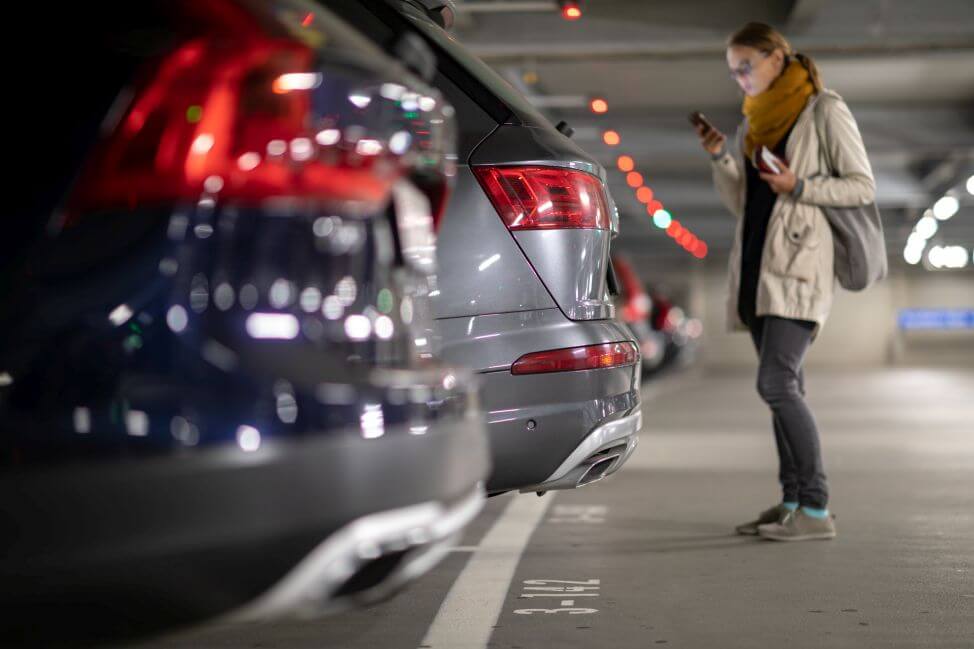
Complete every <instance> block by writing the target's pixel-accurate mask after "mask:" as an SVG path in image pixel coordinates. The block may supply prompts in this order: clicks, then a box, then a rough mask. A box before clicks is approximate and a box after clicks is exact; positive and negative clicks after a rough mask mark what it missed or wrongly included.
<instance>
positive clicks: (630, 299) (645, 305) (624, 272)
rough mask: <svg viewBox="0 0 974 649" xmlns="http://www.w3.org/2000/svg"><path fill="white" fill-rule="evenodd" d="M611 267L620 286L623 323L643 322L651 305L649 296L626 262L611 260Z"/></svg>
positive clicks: (618, 258) (614, 258) (619, 259)
mask: <svg viewBox="0 0 974 649" xmlns="http://www.w3.org/2000/svg"><path fill="white" fill-rule="evenodd" d="M612 266H613V267H614V268H615V271H616V276H617V277H618V278H619V281H620V282H621V284H622V297H623V298H624V299H625V306H624V307H623V308H622V319H623V320H624V321H625V322H639V321H642V320H645V319H646V317H647V316H648V315H649V312H650V309H651V307H652V305H653V302H652V300H651V299H650V298H649V295H647V294H646V291H645V289H643V284H642V282H641V281H640V280H639V276H638V275H637V274H636V271H635V269H634V268H633V267H632V265H630V263H629V262H628V261H626V260H625V259H623V258H621V257H613V258H612Z"/></svg>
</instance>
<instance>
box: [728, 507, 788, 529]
mask: <svg viewBox="0 0 974 649" xmlns="http://www.w3.org/2000/svg"><path fill="white" fill-rule="evenodd" d="M789 511H791V510H789V509H786V508H785V506H784V505H782V504H781V503H778V504H777V505H775V506H774V507H772V508H771V509H766V510H764V511H763V512H761V513H760V514H759V515H758V519H757V520H756V521H750V522H747V523H742V524H740V525H738V526H737V527H735V528H734V531H735V532H737V533H738V534H741V535H742V536H757V535H758V526H759V525H765V524H767V523H777V522H778V521H780V520H781V519H782V518H783V517H784V515H785V514H787V513H788V512H789Z"/></svg>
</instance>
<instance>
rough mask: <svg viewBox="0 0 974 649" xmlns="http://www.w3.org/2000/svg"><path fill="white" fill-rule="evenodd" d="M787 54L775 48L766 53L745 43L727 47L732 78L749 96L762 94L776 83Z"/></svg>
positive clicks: (728, 64) (728, 65)
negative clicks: (744, 44)
mask: <svg viewBox="0 0 974 649" xmlns="http://www.w3.org/2000/svg"><path fill="white" fill-rule="evenodd" d="M784 61H785V54H784V52H782V51H781V50H774V51H773V52H771V53H770V54H765V53H764V52H762V51H761V50H759V49H756V48H753V47H746V46H743V45H731V46H730V47H728V48H727V67H728V68H730V74H731V78H732V79H734V81H736V82H737V85H739V86H740V87H741V90H743V91H744V94H745V95H747V96H749V97H754V96H755V95H760V94H761V93H762V92H764V91H765V90H767V89H768V87H769V86H770V85H771V84H772V83H774V80H775V79H777V78H778V75H780V74H781V69H782V68H783V67H784Z"/></svg>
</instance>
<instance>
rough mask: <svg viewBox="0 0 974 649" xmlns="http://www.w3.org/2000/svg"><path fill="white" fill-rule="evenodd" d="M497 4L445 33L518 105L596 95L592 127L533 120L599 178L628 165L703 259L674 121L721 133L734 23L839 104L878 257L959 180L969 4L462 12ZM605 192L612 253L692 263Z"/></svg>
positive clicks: (705, 206)
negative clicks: (764, 40)
mask: <svg viewBox="0 0 974 649" xmlns="http://www.w3.org/2000/svg"><path fill="white" fill-rule="evenodd" d="M511 1H512V0H478V1H477V2H473V1H472V0H468V2H463V1H460V2H458V8H459V9H460V13H459V18H458V22H457V25H456V27H455V29H454V33H455V34H456V35H457V37H458V38H459V40H461V42H463V43H465V44H466V45H467V47H469V48H470V49H471V50H472V51H473V52H475V53H476V54H478V55H479V56H481V57H482V58H484V59H485V60H486V61H487V62H488V63H490V64H491V65H492V66H494V67H495V68H496V69H497V70H498V71H499V72H501V74H503V75H504V76H505V78H507V79H508V80H509V81H511V83H512V84H514V85H515V86H517V87H519V88H521V89H522V90H523V91H524V92H525V93H526V94H529V95H538V96H565V95H575V96H590V95H595V94H598V95H600V96H603V97H605V98H606V99H607V100H608V102H609V106H610V110H609V113H608V114H607V115H604V116H595V115H592V114H590V113H588V112H587V110H585V109H578V108H562V109H557V110H555V109H547V112H548V114H549V116H550V117H551V118H552V119H553V120H556V121H557V120H560V119H565V120H567V121H568V122H569V123H570V124H571V125H572V126H573V127H574V128H575V131H576V134H575V139H576V140H577V141H578V142H579V144H581V145H582V146H583V147H585V148H586V149H587V150H588V151H590V152H591V153H592V154H593V155H595V156H596V157H597V158H598V159H599V160H600V161H601V162H602V163H603V164H604V165H605V166H606V168H608V169H610V170H612V169H615V159H616V156H617V155H619V154H621V153H626V154H628V155H631V156H632V157H633V158H634V159H635V160H636V165H637V169H638V170H639V171H641V172H642V173H643V175H644V176H645V177H646V182H647V184H648V185H650V186H651V187H652V188H653V190H654V192H655V193H656V195H657V197H658V198H659V199H660V200H662V201H663V202H664V203H665V204H666V206H667V209H669V210H670V211H671V212H672V213H673V214H674V216H677V218H679V219H680V220H681V222H683V223H684V224H686V225H688V226H689V227H690V228H691V229H692V230H693V231H694V232H696V233H697V234H698V235H699V236H701V237H702V238H704V239H705V240H706V241H707V242H708V244H709V245H710V249H711V251H712V256H717V257H719V256H721V255H723V254H726V251H727V249H728V247H729V244H730V240H731V236H732V227H731V225H730V222H729V221H728V218H729V217H728V216H727V214H726V213H725V212H724V210H723V209H722V208H721V206H720V204H719V202H718V200H717V197H716V194H715V193H714V191H713V189H712V187H711V183H710V176H709V166H708V164H707V160H706V157H705V154H703V152H702V151H701V150H700V149H699V146H698V145H697V142H696V138H695V136H694V135H693V133H692V131H690V129H689V126H688V124H687V122H686V114H687V113H688V112H690V111H692V110H703V111H704V112H706V113H707V115H708V117H709V118H710V119H711V120H712V121H713V122H714V123H716V124H717V125H718V126H719V127H721V128H722V129H723V130H725V131H732V130H733V129H734V128H735V126H736V123H737V121H738V120H739V118H740V108H739V107H740V95H739V93H738V91H737V89H736V87H735V85H734V84H733V82H732V81H731V80H730V79H729V78H728V75H727V68H726V64H725V63H724V42H725V39H726V37H727V35H728V34H729V33H730V32H732V31H734V30H735V29H736V28H738V27H739V26H741V25H742V24H743V23H745V22H747V21H749V20H761V21H765V22H770V23H772V24H774V25H776V26H778V27H779V28H781V29H782V30H783V31H784V32H785V34H786V35H787V36H788V38H789V39H790V40H791V42H792V44H793V45H794V46H795V47H796V49H798V50H799V51H803V52H805V53H807V54H809V55H811V56H813V57H814V58H815V59H816V61H817V62H818V64H819V66H820V68H821V71H822V74H823V77H824V79H825V82H826V85H828V86H829V87H830V88H833V89H834V90H836V91H838V92H839V93H840V94H842V95H843V97H845V98H846V100H847V101H848V102H849V104H850V106H851V108H852V110H853V112H854V114H855V115H856V118H857V120H858V121H859V123H860V127H861V130H862V132H863V137H864V140H865V142H866V145H867V148H868V149H869V152H870V157H871V161H872V163H873V167H874V171H875V173H876V179H877V186H878V193H879V202H880V206H881V208H882V210H883V214H884V220H885V222H886V226H887V232H888V235H887V236H888V240H889V244H890V249H891V253H892V255H893V256H894V257H898V256H899V254H900V252H901V251H902V246H903V243H904V242H905V240H906V237H907V236H908V235H909V232H910V228H911V227H912V223H913V222H914V221H915V220H916V219H917V218H918V217H919V215H920V214H921V213H922V211H923V210H924V209H925V208H927V207H929V206H930V205H931V204H932V203H933V201H935V200H936V199H937V198H939V197H940V196H941V195H942V194H943V192H944V191H947V190H949V189H951V188H953V189H954V191H956V190H957V189H958V187H960V188H962V185H963V183H964V181H965V180H966V179H967V177H968V176H969V175H970V174H972V173H974V2H972V1H971V0H939V1H937V0H934V1H927V2H922V3H921V2H917V1H916V0H856V1H851V0H845V1H840V0H797V1H794V0H777V1H771V0H738V1H736V2H726V1H720V0H681V1H679V2H677V1H651V0H589V1H588V2H586V3H583V5H582V7H583V12H584V14H583V17H582V19H581V20H578V21H576V22H568V21H565V20H563V19H561V17H560V16H559V14H558V13H557V11H556V10H554V8H553V7H554V3H551V5H550V6H551V7H552V8H550V9H548V10H544V11H510V12H508V11H486V12H485V11H465V6H468V7H469V8H470V9H484V8H487V9H500V8H502V5H504V4H505V3H508V2H511ZM488 3H490V4H493V5H495V6H493V7H490V6H487V5H488ZM520 4H521V5H522V6H523V5H526V4H529V5H536V6H543V5H544V4H545V3H544V2H543V1H542V2H532V3H523V2H522V3H520ZM526 80H527V81H531V82H532V83H527V82H526ZM607 128H611V129H614V130H616V131H618V132H619V133H620V135H621V137H622V144H621V145H620V146H618V147H615V148H610V147H607V146H606V145H604V144H603V143H602V140H601V134H602V132H603V130H604V129H607ZM610 188H611V190H612V193H613V196H614V197H615V199H616V201H617V202H618V204H619V206H620V210H621V211H622V213H623V217H624V221H623V228H624V236H623V237H622V239H621V241H620V242H619V243H620V244H621V246H622V247H623V248H627V247H629V248H632V249H638V250H639V251H641V252H642V253H644V254H645V253H646V252H647V251H651V252H652V254H654V255H656V256H660V257H662V258H666V259H671V260H672V261H673V262H674V263H690V262H691V261H692V258H690V257H689V255H687V254H686V253H685V252H684V251H683V250H682V249H680V248H678V247H677V246H676V245H675V244H673V242H672V241H670V240H669V239H668V238H667V237H666V236H665V234H663V233H662V232H661V231H659V230H657V229H656V228H654V227H653V226H652V224H651V223H650V222H649V219H648V218H647V216H646V213H645V210H644V208H643V206H641V205H640V204H639V203H638V202H637V201H636V200H635V198H634V196H633V192H632V190H631V189H629V188H628V187H627V186H626V185H625V182H624V179H623V177H622V174H620V173H618V172H610ZM958 195H959V196H961V198H962V202H963V203H964V207H963V208H962V210H961V212H960V213H959V214H958V215H957V216H955V217H954V218H953V219H951V220H950V221H948V222H946V223H943V224H942V227H941V229H940V232H939V233H938V237H939V238H940V239H941V240H943V241H944V242H948V243H955V244H960V245H966V246H967V247H968V248H971V247H974V200H972V199H974V197H971V196H969V195H967V193H966V192H964V191H960V192H959V193H958Z"/></svg>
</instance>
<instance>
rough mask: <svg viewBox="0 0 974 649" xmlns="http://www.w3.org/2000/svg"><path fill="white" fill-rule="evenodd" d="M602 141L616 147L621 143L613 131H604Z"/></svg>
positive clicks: (620, 139)
mask: <svg viewBox="0 0 974 649" xmlns="http://www.w3.org/2000/svg"><path fill="white" fill-rule="evenodd" d="M602 141H603V142H605V143H606V144H608V145H609V146H617V145H618V144H619V142H621V141H622V138H620V137H619V134H618V133H616V132H615V131H606V132H605V133H603V134H602Z"/></svg>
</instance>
